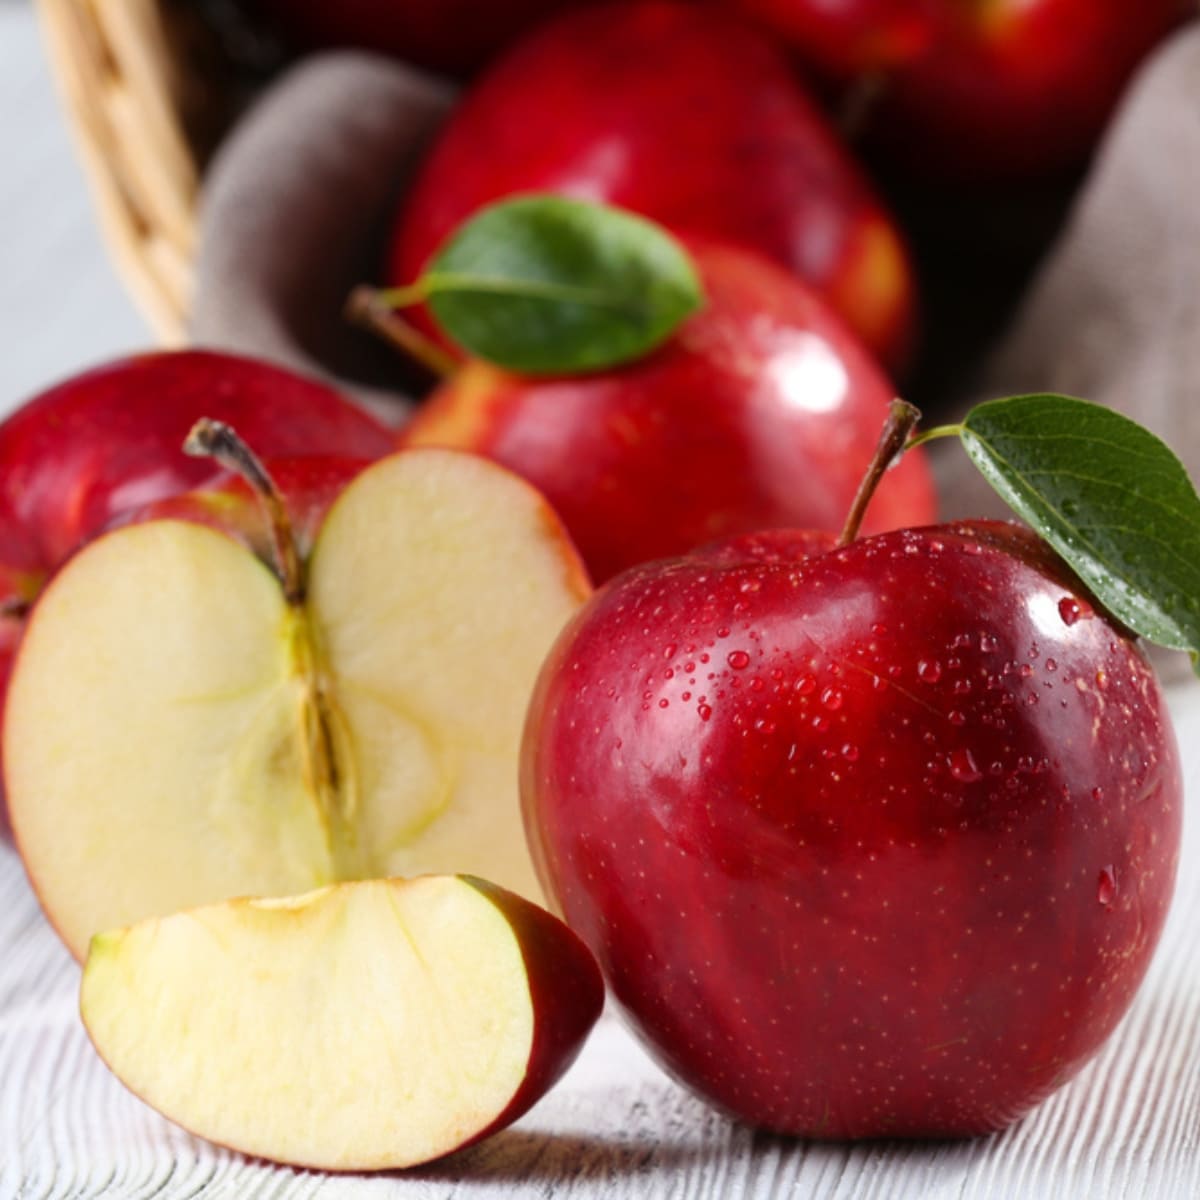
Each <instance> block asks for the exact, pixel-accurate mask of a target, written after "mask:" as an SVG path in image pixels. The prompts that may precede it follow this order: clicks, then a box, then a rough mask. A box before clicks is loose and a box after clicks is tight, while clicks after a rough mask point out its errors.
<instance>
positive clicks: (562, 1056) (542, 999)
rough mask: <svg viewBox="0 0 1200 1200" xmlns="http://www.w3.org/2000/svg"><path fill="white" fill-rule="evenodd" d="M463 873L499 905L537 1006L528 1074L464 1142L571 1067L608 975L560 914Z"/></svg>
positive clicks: (512, 1113) (501, 1123)
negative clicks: (502, 1106) (487, 1121)
mask: <svg viewBox="0 0 1200 1200" xmlns="http://www.w3.org/2000/svg"><path fill="white" fill-rule="evenodd" d="M462 878H463V879H464V880H465V881H466V882H467V883H469V884H470V885H471V886H472V887H474V888H475V889H476V890H477V891H478V892H480V893H482V894H483V895H484V896H485V897H487V899H488V900H490V901H491V902H492V904H493V905H495V907H496V908H497V909H499V910H500V912H501V914H502V915H503V916H504V917H505V919H506V920H507V921H508V923H509V925H510V926H511V928H512V930H513V932H514V933H515V934H516V936H517V941H518V942H519V943H520V946H521V953H522V954H523V956H524V958H525V962H526V964H527V969H528V972H529V995H530V1000H531V1002H532V1004H533V1012H534V1024H533V1028H534V1039H533V1045H532V1047H531V1048H530V1051H529V1065H528V1067H527V1068H526V1075H525V1079H524V1080H523V1082H522V1083H521V1086H520V1088H519V1089H518V1090H517V1091H516V1092H515V1093H514V1095H513V1098H512V1099H511V1100H510V1101H509V1103H508V1106H507V1107H506V1108H505V1109H504V1111H503V1112H502V1113H501V1114H500V1115H499V1116H498V1117H497V1118H496V1120H495V1121H493V1122H492V1124H490V1125H489V1126H488V1127H487V1128H486V1129H484V1130H481V1131H480V1132H479V1133H478V1134H477V1135H476V1136H475V1137H473V1138H472V1139H471V1141H470V1142H467V1143H464V1144H465V1145H473V1144H474V1143H475V1142H478V1141H481V1140H482V1139H483V1138H485V1137H488V1136H489V1135H490V1134H493V1133H495V1132H496V1131H497V1130H500V1129H503V1128H504V1127H505V1126H506V1125H511V1124H512V1123H513V1121H515V1120H517V1119H518V1118H519V1117H520V1116H521V1115H522V1114H523V1113H526V1112H528V1111H529V1109H530V1108H532V1107H533V1106H534V1104H536V1103H537V1102H538V1100H540V1099H541V1098H542V1097H543V1096H544V1095H545V1094H546V1093H547V1092H548V1091H549V1090H550V1089H551V1088H552V1087H553V1086H554V1085H555V1084H556V1083H557V1082H558V1081H559V1080H560V1079H561V1078H562V1077H563V1076H564V1075H565V1074H566V1073H567V1069H568V1068H569V1067H570V1066H571V1064H572V1063H573V1062H574V1061H575V1059H576V1058H578V1057H579V1052H580V1051H581V1050H582V1049H583V1044H584V1042H585V1040H586V1039H587V1035H588V1033H589V1032H590V1031H591V1029H592V1026H593V1025H595V1023H596V1022H597V1021H598V1020H599V1018H600V1014H601V1013H602V1012H603V1011H604V977H603V976H602V975H601V973H600V968H599V966H598V964H597V963H596V959H595V957H594V956H593V954H592V952H591V951H590V950H589V949H588V948H587V946H586V945H585V944H584V942H583V940H582V939H581V938H580V937H579V936H578V935H577V934H576V933H575V932H574V931H573V930H572V929H571V928H570V927H569V926H567V925H564V924H563V922H562V921H561V920H560V919H559V918H558V917H556V916H553V915H552V914H551V913H549V912H547V911H546V909H544V908H542V907H541V906H540V905H537V904H534V903H533V902H532V901H530V900H526V899H525V898H524V897H523V896H518V895H517V894H516V892H510V891H508V890H507V889H506V888H502V887H500V886H499V885H497V884H495V883H491V882H489V881H488V880H486V879H480V878H478V877H477V876H473V875H464V876H462Z"/></svg>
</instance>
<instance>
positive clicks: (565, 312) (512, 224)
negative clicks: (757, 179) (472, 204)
mask: <svg viewBox="0 0 1200 1200" xmlns="http://www.w3.org/2000/svg"><path fill="white" fill-rule="evenodd" d="M417 290H419V291H420V292H421V293H423V294H424V296H425V297H426V298H427V299H428V301H429V306H430V308H432V310H433V312H434V315H435V316H436V317H437V320H438V322H439V323H440V324H441V326H442V328H443V329H444V330H445V331H446V333H447V334H449V336H450V337H452V338H453V339H454V340H455V341H456V342H458V343H459V344H460V345H461V346H463V347H464V348H465V349H466V350H468V351H470V352H471V353H472V354H475V355H478V356H479V357H480V358H485V359H487V360H489V361H490V362H493V363H496V364H498V365H500V366H503V367H508V368H509V369H511V370H514V371H522V372H525V373H527V374H534V375H545V374H574V373H579V372H585V371H596V370H601V369H603V368H606V367H612V366H617V365H618V364H620V363H625V362H629V361H631V360H633V359H637V358H641V357H642V356H643V355H645V354H646V353H648V352H649V351H650V350H652V349H653V348H654V347H655V346H658V345H659V344H661V343H662V342H663V341H664V340H665V339H666V338H668V337H669V336H670V335H671V333H672V332H673V331H674V330H675V328H676V327H677V326H678V325H679V323H680V322H681V321H682V320H683V319H684V318H685V317H687V316H688V315H689V314H690V313H693V312H695V311H696V310H697V309H698V308H699V307H700V306H701V304H702V303H703V292H702V291H701V287H700V281H699V279H698V277H697V275H696V270H695V267H694V266H693V265H692V261H691V258H690V257H689V256H688V254H687V252H686V251H685V250H684V249H683V247H682V246H681V245H680V244H679V243H678V242H677V241H676V240H675V239H674V238H673V237H671V235H670V234H668V233H667V232H666V231H665V230H664V229H662V228H661V227H660V226H658V225H655V224H654V223H653V222H651V221H647V220H645V219H644V218H642V217H638V216H634V215H633V214H632V213H628V212H625V211H623V210H621V209H618V208H611V207H608V206H606V205H602V204H588V203H584V202H583V201H580V200H567V199H564V198H562V197H559V196H542V195H530V196H521V197H518V198H516V199H512V200H505V201H501V202H500V203H498V204H493V205H491V206H489V207H488V208H485V209H483V210H482V211H480V212H479V213H477V214H476V215H475V216H474V217H472V218H471V219H470V220H469V221H467V222H466V224H464V225H463V226H462V227H461V228H460V229H459V230H458V232H457V233H456V234H454V236H453V237H452V238H451V239H450V241H449V242H447V243H446V245H445V246H444V247H443V248H442V249H441V250H439V251H438V253H437V254H436V255H435V256H434V259H433V261H432V263H431V264H430V266H429V267H428V268H427V270H426V272H425V274H424V275H423V276H422V278H421V280H420V281H419V283H418V285H417Z"/></svg>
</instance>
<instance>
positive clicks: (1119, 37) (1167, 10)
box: [725, 0, 1195, 178]
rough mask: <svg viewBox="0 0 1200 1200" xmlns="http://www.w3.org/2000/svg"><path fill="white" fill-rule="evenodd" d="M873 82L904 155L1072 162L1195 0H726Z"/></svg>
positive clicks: (962, 171)
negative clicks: (834, 0)
mask: <svg viewBox="0 0 1200 1200" xmlns="http://www.w3.org/2000/svg"><path fill="white" fill-rule="evenodd" d="M725 4H726V6H728V7H733V8H736V9H739V10H741V11H743V12H745V13H747V14H748V15H753V16H756V17H758V18H760V19H761V20H762V21H763V22H764V23H765V24H766V25H767V26H768V27H769V28H772V29H774V30H775V31H777V32H778V33H779V34H780V35H782V36H783V37H784V38H786V39H788V40H789V41H790V42H791V43H792V44H793V45H795V46H796V47H797V49H798V50H799V51H800V53H801V55H802V56H803V57H804V58H805V60H806V62H807V63H808V64H809V65H810V66H811V67H814V68H816V69H817V70H818V71H821V72H822V73H824V74H826V75H831V76H833V77H835V78H838V79H842V80H849V81H851V83H852V85H853V84H856V85H857V86H865V87H866V88H868V89H869V90H870V91H871V92H872V98H871V100H870V101H869V103H870V105H871V109H872V111H870V113H869V114H868V128H870V127H872V126H874V125H877V126H878V129H879V132H880V134H881V135H882V136H883V137H884V138H886V139H887V141H888V143H889V145H890V147H891V149H892V152H893V153H894V155H895V156H896V158H897V159H898V160H899V161H901V162H903V163H905V164H906V165H908V166H910V167H912V166H916V167H919V168H923V169H925V170H927V171H929V172H932V173H933V174H935V175H943V176H944V175H952V176H962V175H967V176H971V177H975V178H998V177H1004V176H1010V175H1023V174H1030V173H1034V172H1038V171H1047V170H1052V169H1055V168H1061V167H1072V166H1075V165H1077V164H1078V163H1079V162H1080V161H1082V160H1083V158H1084V157H1086V155H1087V152H1088V151H1089V150H1090V149H1091V147H1092V145H1093V144H1094V143H1095V141H1096V139H1097V137H1098V136H1099V135H1100V132H1101V130H1102V129H1103V127H1104V124H1105V122H1106V121H1107V120H1108V117H1109V116H1110V115H1111V113H1112V110H1113V108H1114V107H1115V105H1116V104H1117V101H1118V100H1119V98H1120V95H1121V92H1122V90H1123V89H1124V87H1125V85H1126V83H1127V82H1128V81H1129V78H1130V76H1131V75H1132V74H1133V71H1134V69H1135V68H1136V67H1137V65H1138V63H1139V62H1141V60H1142V59H1143V58H1144V57H1145V56H1146V55H1147V54H1148V53H1149V52H1150V50H1152V49H1153V47H1154V46H1155V45H1156V44H1157V43H1158V42H1159V41H1160V40H1161V39H1162V38H1163V37H1164V36H1165V35H1166V34H1167V33H1168V32H1169V31H1170V30H1171V29H1172V28H1173V27H1174V26H1176V25H1177V24H1178V23H1179V22H1180V21H1181V20H1182V19H1183V18H1184V16H1185V14H1186V13H1187V12H1188V11H1189V10H1190V11H1193V12H1194V10H1195V6H1194V5H1190V4H1189V3H1188V0H1136V2H1135V3H1129V0H989V2H988V3H986V4H964V3H961V2H960V0H849V2H848V3H842V4H836V5H831V4H828V3H824V2H818V0H725Z"/></svg>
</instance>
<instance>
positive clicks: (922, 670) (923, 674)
mask: <svg viewBox="0 0 1200 1200" xmlns="http://www.w3.org/2000/svg"><path fill="white" fill-rule="evenodd" d="M941 677H942V664H941V663H940V662H938V661H937V660H936V659H928V658H923V659H921V661H920V662H919V663H917V678H918V679H919V680H920V681H921V682H922V683H937V681H938V680H939V679H941Z"/></svg>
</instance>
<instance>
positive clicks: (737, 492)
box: [403, 242, 935, 581]
mask: <svg viewBox="0 0 1200 1200" xmlns="http://www.w3.org/2000/svg"><path fill="white" fill-rule="evenodd" d="M691 248H692V250H693V252H694V259H695V262H696V266H697V269H698V271H699V273H700V276H701V279H702V281H703V284H704V288H705V292H706V295H707V301H706V304H705V307H704V308H703V309H702V310H701V311H700V312H699V313H697V314H696V315H694V316H693V317H691V318H689V319H688V320H687V321H686V322H685V323H684V324H683V325H682V326H681V327H680V328H679V329H678V330H677V331H676V333H675V334H674V336H673V337H672V339H671V340H670V342H668V343H667V344H666V345H665V346H664V347H662V348H661V349H659V350H658V351H657V352H655V353H654V354H652V355H650V356H649V357H647V358H644V359H642V360H640V361H638V362H635V363H633V364H630V365H628V366H625V367H621V368H617V369H613V370H608V371H604V372H600V373H593V374H588V375H579V376H573V377H555V378H550V379H538V378H530V377H522V376H519V375H515V374H512V373H509V372H506V371H502V370H500V369H499V368H496V367H493V366H490V365H488V364H486V363H483V362H480V361H473V362H469V363H468V364H466V365H465V366H463V367H462V368H461V369H460V370H459V371H457V372H456V373H455V375H454V376H453V377H452V378H451V379H450V380H449V381H447V382H446V383H445V384H443V386H442V387H441V389H440V390H439V391H437V392H436V393H435V394H434V396H433V397H432V398H431V399H430V401H429V402H428V403H427V404H426V405H425V406H424V407H423V408H422V409H421V410H420V411H419V412H418V413H417V415H416V417H415V418H414V419H413V421H412V423H411V424H410V425H409V426H408V427H407V429H406V430H405V431H404V434H403V441H404V444H406V445H410V446H420V445H448V446H454V447H458V448H461V449H467V450H473V451H475V452H477V453H482V454H486V455H488V456H489V457H491V458H494V459H495V460H496V461H497V462H500V463H502V464H503V465H504V466H506V467H508V468H509V469H510V470H513V471H516V472H517V473H518V474H519V475H522V476H523V477H524V478H526V479H528V480H529V481H530V482H531V483H533V485H534V486H535V487H537V488H538V490H539V491H541V492H542V493H543V494H544V495H545V496H546V498H547V499H548V500H549V501H550V503H551V504H552V505H553V506H554V509H555V511H556V512H558V514H559V515H560V516H561V517H562V519H563V521H564V523H565V524H566V526H567V529H568V531H569V532H570V534H571V537H572V539H573V540H574V542H575V544H576V545H577V546H578V547H579V549H580V552H581V553H582V554H583V556H584V560H585V561H586V562H587V564H588V568H589V570H590V571H591V574H592V577H593V578H594V579H596V580H597V581H600V580H604V579H607V578H608V577H609V576H611V575H613V574H614V573H616V572H617V571H618V570H621V569H623V568H625V567H628V566H631V565H633V564H635V563H638V562H644V561H646V560H647V559H651V558H661V557H664V556H666V555H670V554H679V553H682V552H683V551H685V550H688V549H691V548H692V547H694V546H697V545H699V544H700V543H703V542H707V541H710V540H712V539H713V538H717V537H721V536H728V535H733V534H737V533H746V532H750V531H752V530H756V529H761V528H766V527H770V526H799V525H806V526H811V527H813V528H825V529H836V528H838V527H840V525H841V522H842V520H843V518H844V516H845V513H846V509H847V508H848V507H849V504H850V501H851V499H852V498H853V496H854V491H855V488H856V486H857V484H858V480H859V477H860V475H861V473H862V464H863V463H864V462H865V461H867V459H868V458H869V457H870V455H871V451H872V449H873V447H874V445H875V442H876V439H877V437H878V431H879V423H880V421H881V419H882V417H883V414H884V413H885V412H886V411H887V405H888V403H889V401H890V400H891V399H892V396H893V394H894V392H893V388H892V385H891V383H890V382H889V381H888V380H887V378H886V377H885V376H884V375H883V373H882V372H881V371H880V369H879V368H878V367H877V366H876V365H875V363H874V361H873V360H872V358H871V356H870V355H869V354H868V353H867V352H866V351H865V350H864V349H863V348H862V346H861V345H860V344H859V342H858V340H857V339H856V338H855V337H854V335H853V334H852V333H851V332H850V330H849V329H847V328H846V326H845V324H844V323H843V322H842V320H841V319H840V318H839V317H838V316H837V314H836V313H834V312H832V311H831V310H830V309H829V308H828V307H827V306H826V305H825V304H824V303H823V301H822V300H821V298H820V297H819V296H817V295H816V294H815V293H814V292H812V291H811V290H810V289H809V288H807V287H806V286H805V285H804V284H802V283H801V282H800V281H799V280H797V279H795V278H794V277H793V276H791V275H790V274H789V273H788V272H786V271H784V270H782V269H781V268H779V267H777V266H776V265H775V264H774V263H772V262H769V261H767V260H766V259H763V258H761V257H760V256H759V255H757V254H754V253H752V252H749V251H746V250H742V249H738V248H735V247H729V246H722V245H718V244H715V243H695V242H694V243H693V244H692V246H691ZM934 516H935V497H934V492H933V485H932V482H931V480H930V477H929V473H928V470H927V468H926V465H925V463H924V462H923V461H922V460H921V459H920V458H918V457H917V456H916V455H913V456H912V457H909V458H907V460H906V461H905V462H903V463H901V464H900V465H899V466H898V467H897V469H896V470H895V471H893V472H890V473H889V476H888V479H887V480H886V481H885V483H884V484H883V486H882V488H881V491H880V494H879V496H878V502H877V504H876V505H875V506H874V507H873V508H872V510H871V516H870V520H871V526H870V528H871V529H872V530H873V531H875V530H881V529H887V528H894V527H896V526H900V525H911V524H921V523H923V522H925V521H930V520H932V519H933V518H934Z"/></svg>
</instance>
